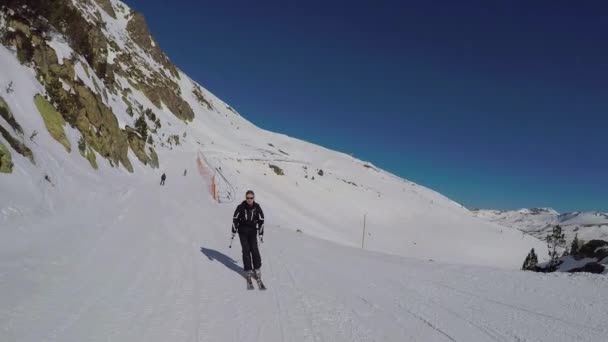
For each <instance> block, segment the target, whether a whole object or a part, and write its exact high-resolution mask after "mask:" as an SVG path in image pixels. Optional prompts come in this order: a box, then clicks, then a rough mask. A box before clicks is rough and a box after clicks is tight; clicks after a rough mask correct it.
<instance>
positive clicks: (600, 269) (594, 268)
mask: <svg viewBox="0 0 608 342" xmlns="http://www.w3.org/2000/svg"><path fill="white" fill-rule="evenodd" d="M605 269H606V267H605V266H604V265H602V264H599V263H597V262H590V263H588V264H586V265H585V266H583V267H579V268H575V269H571V270H569V271H568V272H570V273H576V272H587V273H595V274H601V273H604V270H605Z"/></svg>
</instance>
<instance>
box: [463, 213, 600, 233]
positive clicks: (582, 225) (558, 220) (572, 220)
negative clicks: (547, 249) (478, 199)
mask: <svg viewBox="0 0 608 342" xmlns="http://www.w3.org/2000/svg"><path fill="white" fill-rule="evenodd" d="M471 211H472V212H473V213H474V214H475V216H477V217H479V218H481V219H484V220H487V221H490V222H494V223H498V224H500V225H503V226H506V227H510V228H515V229H518V230H521V231H522V232H524V233H527V234H530V235H532V236H535V237H537V238H539V239H544V238H545V237H546V236H547V233H549V232H550V231H551V229H552V227H553V226H555V225H558V224H559V225H560V226H561V227H562V228H563V230H564V233H565V234H566V239H568V241H571V240H572V239H573V238H574V235H575V234H576V233H578V238H579V239H582V240H593V239H601V240H608V213H601V212H596V211H586V212H579V211H574V212H569V213H563V214H560V213H559V212H557V211H555V210H553V209H551V208H531V209H519V210H509V211H503V210H493V209H474V210H471Z"/></svg>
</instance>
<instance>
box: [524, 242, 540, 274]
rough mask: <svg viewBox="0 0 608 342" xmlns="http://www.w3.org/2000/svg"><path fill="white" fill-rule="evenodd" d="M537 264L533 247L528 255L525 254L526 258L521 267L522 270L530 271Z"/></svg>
mask: <svg viewBox="0 0 608 342" xmlns="http://www.w3.org/2000/svg"><path fill="white" fill-rule="evenodd" d="M537 264H538V257H537V256H536V252H534V248H532V249H531V250H530V253H528V256H526V260H525V261H524V264H523V266H522V267H521V269H522V270H524V271H531V270H534V269H535V268H536V265H537Z"/></svg>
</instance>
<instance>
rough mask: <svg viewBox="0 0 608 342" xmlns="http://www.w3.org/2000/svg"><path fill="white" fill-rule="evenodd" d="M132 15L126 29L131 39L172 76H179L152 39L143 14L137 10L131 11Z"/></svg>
mask: <svg viewBox="0 0 608 342" xmlns="http://www.w3.org/2000/svg"><path fill="white" fill-rule="evenodd" d="M132 15H133V16H132V18H131V20H129V23H128V24H127V31H128V32H129V35H130V36H131V39H133V41H135V43H136V44H137V45H138V46H139V47H140V48H142V49H143V50H144V51H146V52H147V53H149V54H150V56H152V58H153V59H154V60H155V61H156V62H158V63H159V64H160V65H162V66H164V67H165V68H166V69H167V70H169V72H171V74H172V75H173V76H174V77H176V78H179V73H178V72H177V68H176V67H175V66H174V65H173V64H172V63H171V61H169V58H168V57H167V56H166V55H165V53H164V52H163V51H162V50H161V49H160V47H159V46H158V44H157V43H156V42H155V41H154V38H152V35H151V34H150V30H149V29H148V24H146V19H145V18H144V16H143V15H142V14H141V13H138V12H132Z"/></svg>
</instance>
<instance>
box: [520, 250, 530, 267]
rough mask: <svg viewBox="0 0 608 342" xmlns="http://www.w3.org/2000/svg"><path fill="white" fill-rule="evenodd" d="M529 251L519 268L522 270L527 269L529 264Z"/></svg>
mask: <svg viewBox="0 0 608 342" xmlns="http://www.w3.org/2000/svg"><path fill="white" fill-rule="evenodd" d="M530 253H531V252H530ZM530 253H528V255H527V256H526V260H524V264H523V265H522V266H521V269H522V270H524V271H525V270H527V269H528V267H529V266H530Z"/></svg>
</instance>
